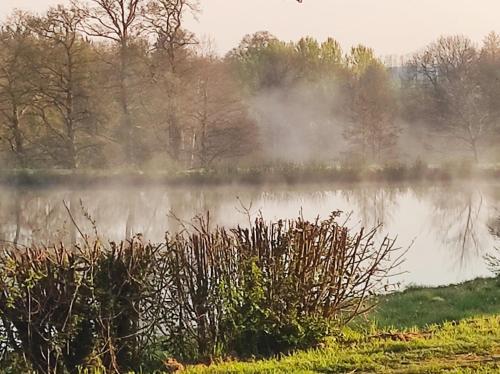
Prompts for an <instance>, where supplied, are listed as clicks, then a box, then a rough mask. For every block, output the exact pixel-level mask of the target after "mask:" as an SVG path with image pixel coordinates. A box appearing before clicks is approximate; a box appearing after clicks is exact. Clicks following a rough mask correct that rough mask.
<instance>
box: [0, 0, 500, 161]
mask: <svg viewBox="0 0 500 374" xmlns="http://www.w3.org/2000/svg"><path fill="white" fill-rule="evenodd" d="M198 11H199V4H197V3H196V2H195V1H191V0H126V1H121V0H88V1H86V2H83V1H82V2H79V1H75V2H72V3H71V5H69V6H62V5H59V6H57V7H53V8H51V9H49V10H48V11H47V12H45V13H44V14H42V15H35V14H31V13H26V12H19V11H17V12H15V13H14V14H12V15H11V17H9V18H8V19H7V20H6V21H5V22H3V24H2V26H1V29H0V156H1V164H2V165H3V166H4V167H5V168H22V169H24V168H58V169H79V168H87V169H88V168H90V169H100V168H132V169H137V168H146V167H149V166H153V167H160V168H164V169H169V168H182V169H186V168H210V167H214V166H215V165H217V164H221V163H226V164H228V163H231V164H234V163H237V164H238V163H243V162H253V163H255V162H264V161H265V160H266V159H267V158H269V155H270V151H271V150H272V149H273V148H274V149H275V148H279V147H283V144H286V143H284V142H283V139H284V138H285V137H286V136H287V135H288V134H289V133H296V134H298V135H297V139H298V140H297V141H296V143H297V142H307V141H308V140H309V141H310V144H311V148H318V149H321V150H323V151H324V153H326V154H328V155H330V156H331V158H334V157H339V155H343V156H344V157H347V158H349V159H351V160H357V161H359V162H362V163H373V162H375V163H383V162H387V161H393V160H396V159H397V157H398V156H399V155H400V153H401V144H400V138H401V134H402V132H403V131H404V130H405V126H409V125H405V124H406V123H411V126H418V129H419V130H422V132H423V133H425V134H426V135H428V137H429V138H432V137H433V136H432V134H434V133H436V134H439V135H440V136H441V135H442V136H445V137H447V138H449V139H450V140H452V141H454V142H456V143H457V144H458V145H459V146H461V147H463V148H464V150H466V151H467V152H468V154H470V157H471V158H472V159H474V160H476V161H478V160H480V158H481V154H482V150H483V149H488V147H489V148H494V141H495V136H496V135H497V134H498V119H499V118H498V117H499V109H498V106H497V105H496V100H497V97H498V94H497V91H498V90H499V89H500V84H499V82H498V79H499V77H500V37H499V36H498V35H497V34H495V33H491V34H490V35H488V37H487V38H486V39H485V41H484V43H483V45H482V46H481V47H478V46H476V45H475V44H474V43H473V42H472V41H471V40H469V39H468V38H466V37H462V36H452V37H442V38H440V39H439V40H438V41H436V42H435V43H432V44H431V45H429V46H428V47H427V48H426V49H425V50H424V51H422V52H419V53H418V54H415V56H414V58H413V59H411V61H410V62H409V63H407V64H406V65H405V66H403V67H401V68H399V69H389V68H387V67H386V66H385V65H384V64H383V63H382V62H381V60H380V59H379V58H378V57H377V56H376V54H375V52H374V51H373V50H372V49H370V48H368V47H366V46H363V45H359V46H356V47H353V48H352V49H351V50H350V51H348V52H347V53H345V52H344V51H342V49H341V47H340V45H339V43H338V42H337V41H336V40H334V39H333V38H330V39H327V40H326V41H324V42H323V43H320V42H318V41H317V40H315V39H313V38H309V37H306V38H302V39H301V40H299V41H298V42H284V41H281V40H279V39H277V38H276V37H274V36H273V35H271V34H269V33H267V32H258V33H255V34H253V35H248V36H246V37H245V38H244V39H243V40H242V41H241V43H240V45H239V46H237V47H236V48H235V49H233V50H232V51H230V52H229V53H228V54H227V55H226V56H224V57H220V56H217V55H216V54H215V53H214V52H212V51H211V50H210V48H207V47H206V45H204V44H203V43H200V42H199V40H197V38H196V36H195V35H194V34H193V33H192V32H190V31H189V30H187V29H186V28H185V27H184V20H185V18H186V16H188V15H189V13H197V12H198ZM270 92H273V93H279V94H278V95H279V99H280V100H281V101H283V102H284V103H285V104H286V105H285V109H283V108H277V107H273V106H270V107H268V108H266V109H265V110H263V106H262V100H261V104H259V105H256V104H255V103H256V102H257V101H258V99H259V98H266V97H267V96H266V95H267V94H269V93H270ZM293 92H301V93H302V96H301V97H300V99H299V100H297V98H295V99H294V100H291V97H292V96H293ZM264 101H266V100H264ZM320 104H321V108H320V109H318V105H320ZM268 106H269V105H268ZM290 106H296V107H299V108H300V111H301V112H302V115H301V116H300V118H298V117H297V116H295V117H297V118H294V119H290V118H288V117H287V115H286V113H284V112H286V111H287V107H290ZM270 118H272V120H271V119H270ZM272 123H279V124H280V126H279V127H276V126H272V125H271V124H272ZM333 129H335V131H337V130H338V131H337V132H335V131H333ZM284 153H286V154H289V155H290V159H294V157H295V155H294V153H297V154H298V153H299V152H298V151H297V150H296V147H295V146H294V144H293V143H291V145H290V146H288V145H287V146H286V149H285V150H284Z"/></svg>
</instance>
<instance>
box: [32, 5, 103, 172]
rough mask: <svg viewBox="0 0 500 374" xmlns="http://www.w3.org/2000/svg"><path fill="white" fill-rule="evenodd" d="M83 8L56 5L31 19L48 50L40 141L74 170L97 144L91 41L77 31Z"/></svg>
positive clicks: (41, 68) (39, 109) (41, 77)
mask: <svg viewBox="0 0 500 374" xmlns="http://www.w3.org/2000/svg"><path fill="white" fill-rule="evenodd" d="M82 22H83V14H82V12H81V10H79V9H77V8H75V7H71V8H65V7H63V6H58V7H57V8H52V9H50V10H49V11H48V13H47V15H46V16H45V17H38V18H37V17H35V18H32V19H31V22H30V28H31V30H32V31H33V32H34V33H35V34H36V35H38V36H39V38H40V39H41V41H42V43H44V44H43V46H44V47H46V48H47V51H48V53H47V52H46V53H44V51H40V54H42V55H44V57H43V58H42V62H41V64H40V66H39V68H38V69H37V73H38V74H39V82H40V85H39V87H38V91H39V96H40V99H39V100H38V102H37V103H36V105H35V114H36V117H37V119H39V121H40V122H41V124H42V126H43V127H44V129H45V131H44V135H41V134H40V138H42V137H44V139H40V141H39V145H40V147H42V148H43V149H44V150H45V152H47V153H48V154H49V155H50V156H51V157H52V158H54V159H55V161H56V162H57V163H59V164H61V165H62V166H64V167H66V168H70V169H75V168H77V167H78V166H79V155H80V154H81V153H82V152H85V151H86V150H88V149H91V148H95V147H96V146H97V144H96V143H95V141H94V140H93V139H92V138H93V134H94V133H95V131H94V130H95V124H93V123H92V118H91V117H92V113H91V108H90V98H89V85H90V82H89V80H90V79H89V78H90V74H89V72H90V68H89V65H90V62H89V60H88V57H89V56H88V54H89V45H88V43H87V42H86V41H85V40H84V39H83V38H82V36H81V35H80V34H79V32H78V29H79V27H80V25H81V24H82Z"/></svg>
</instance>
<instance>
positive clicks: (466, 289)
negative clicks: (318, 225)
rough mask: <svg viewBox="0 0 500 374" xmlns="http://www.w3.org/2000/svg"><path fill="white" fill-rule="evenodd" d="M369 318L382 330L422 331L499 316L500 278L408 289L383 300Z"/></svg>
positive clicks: (382, 298)
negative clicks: (428, 327)
mask: <svg viewBox="0 0 500 374" xmlns="http://www.w3.org/2000/svg"><path fill="white" fill-rule="evenodd" d="M378 302H379V305H378V307H377V308H376V309H375V310H374V311H373V312H372V313H371V314H370V315H369V316H368V320H369V321H373V322H374V323H376V324H377V326H379V327H381V328H388V327H394V328H399V329H401V328H409V327H413V326H416V327H420V328H423V327H425V326H427V325H431V324H440V323H443V322H445V321H459V320H462V319H465V318H471V317H477V316H488V315H494V314H500V278H487V279H481V278H480V279H476V280H473V281H470V282H465V283H462V284H458V285H451V286H445V287H437V288H415V287H412V288H409V289H407V290H405V291H404V292H400V293H395V294H392V295H388V296H384V297H381V298H380V299H379V300H378Z"/></svg>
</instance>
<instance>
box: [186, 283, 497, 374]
mask: <svg viewBox="0 0 500 374" xmlns="http://www.w3.org/2000/svg"><path fill="white" fill-rule="evenodd" d="M378 302H379V303H380V304H379V306H378V308H377V309H376V310H374V311H373V312H372V313H371V314H370V315H369V316H368V318H367V319H365V320H363V321H357V323H356V324H355V325H354V326H352V327H351V328H348V329H345V330H344V331H343V333H342V334H341V335H340V336H339V337H338V338H336V339H329V340H328V341H327V342H326V343H325V346H324V347H321V348H319V349H315V350H310V351H307V352H297V353H296V354H293V355H291V356H288V357H284V358H281V359H272V360H264V361H256V362H247V363H243V362H227V363H222V364H219V365H214V366H211V367H205V366H195V367H191V368H189V370H188V372H189V373H193V374H204V373H498V372H500V279H498V278H497V279H477V280H474V281H470V282H466V283H463V284H460V285H452V286H447V287H438V288H410V289H408V290H406V291H404V292H401V293H396V294H393V295H390V296H386V297H383V298H380V299H379V300H378Z"/></svg>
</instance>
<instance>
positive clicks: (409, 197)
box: [0, 182, 500, 286]
mask: <svg viewBox="0 0 500 374" xmlns="http://www.w3.org/2000/svg"><path fill="white" fill-rule="evenodd" d="M0 192H1V194H0V240H2V241H3V242H6V243H8V242H17V243H19V244H21V245H28V244H31V243H35V244H51V243H54V242H59V241H69V240H75V239H78V233H77V231H76V230H75V226H74V224H73V223H72V219H71V218H73V219H74V220H75V221H76V222H77V225H78V227H79V228H80V229H81V231H82V232H84V233H86V234H87V233H88V234H92V233H93V226H94V225H93V224H92V223H91V221H92V220H93V221H94V222H95V227H96V228H97V230H98V234H99V236H100V237H102V238H104V239H109V240H121V239H123V238H125V237H126V236H130V235H132V234H135V233H142V234H143V235H144V236H145V238H146V239H148V240H151V241H161V240H162V238H163V237H164V233H165V231H166V230H172V231H175V230H178V229H179V227H180V224H179V220H190V219H191V218H192V217H193V216H195V215H197V214H203V213H204V212H207V211H210V219H211V222H212V224H214V225H215V224H218V225H224V226H235V225H237V224H241V225H246V224H248V216H247V214H246V213H245V211H246V210H247V211H249V212H250V213H251V215H252V216H254V217H255V215H257V214H259V213H262V214H263V216H264V217H265V218H266V219H269V220H270V219H278V218H293V217H297V216H298V215H299V214H302V215H303V216H304V217H306V218H310V219H312V218H315V217H316V216H317V215H319V216H320V217H323V218H326V217H327V216H328V215H329V213H330V212H332V211H334V210H342V211H343V212H345V214H344V217H347V216H350V218H349V221H348V223H347V225H348V226H349V227H351V228H353V229H359V228H360V227H361V226H365V227H367V228H372V227H373V226H376V225H382V226H381V228H380V235H385V234H387V235H389V236H390V237H397V244H398V247H401V248H402V249H401V250H406V249H408V248H409V250H408V253H407V255H406V261H405V263H404V264H403V265H402V269H401V270H402V271H404V274H402V275H400V276H398V278H399V280H400V281H401V282H402V283H403V284H404V285H409V284H418V285H429V286H431V285H432V286H434V285H443V284H449V283H456V282H461V281H465V280H469V279H472V278H476V277H478V276H490V275H491V273H490V272H489V270H488V268H487V266H486V264H485V261H484V259H483V256H484V255H485V254H486V253H489V252H491V251H492V250H493V248H494V247H495V246H499V243H498V242H495V238H494V237H493V235H491V233H490V228H492V227H495V225H498V224H499V223H498V222H499V221H498V217H500V183H498V182H474V183H436V184H434V185H429V184H423V183H422V184H417V185H413V186H410V185H403V184H399V185H387V184H386V185H382V184H356V185H347V184H334V183H329V184H305V185H294V186H287V185H271V186H259V187H255V186H253V187H249V186H241V185H231V186H219V187H213V186H211V187H209V188H208V187H207V188H202V187H192V188H191V187H190V188H186V187H184V188H181V187H176V188H173V187H172V188H171V187H164V186H163V187H161V186H157V185H156V186H147V187H145V186H116V185H115V186H106V187H92V188H85V189H75V188H62V187H59V188H52V189H20V188H17V189H16V188H8V187H0ZM67 208H68V209H69V210H70V211H71V212H72V213H71V216H70V214H69V213H68V209H67ZM301 212H302V213H301ZM497 229H498V227H497Z"/></svg>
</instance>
